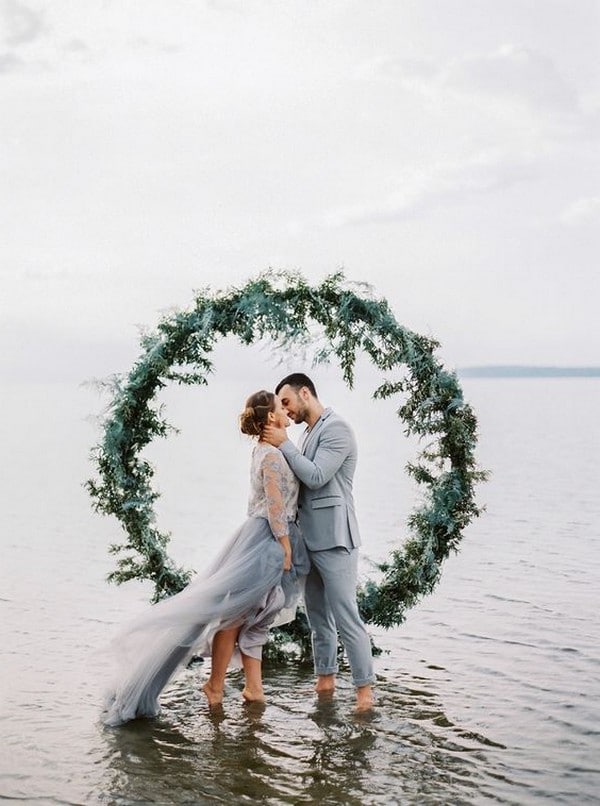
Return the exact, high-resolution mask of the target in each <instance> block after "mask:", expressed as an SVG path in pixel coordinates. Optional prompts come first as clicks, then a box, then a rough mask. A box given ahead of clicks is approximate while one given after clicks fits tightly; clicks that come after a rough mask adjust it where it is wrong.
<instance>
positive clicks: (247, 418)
mask: <svg viewBox="0 0 600 806" xmlns="http://www.w3.org/2000/svg"><path fill="white" fill-rule="evenodd" d="M270 411H275V395H274V394H273V392H267V391H266V390H265V389H261V390H260V392H255V393H254V394H253V395H250V397H249V398H248V400H247V401H246V408H245V409H244V411H243V412H242V413H241V414H240V430H241V432H242V434H247V435H248V436H249V437H259V436H260V435H261V434H262V432H263V428H264V427H265V425H266V424H267V417H268V416H269V412H270Z"/></svg>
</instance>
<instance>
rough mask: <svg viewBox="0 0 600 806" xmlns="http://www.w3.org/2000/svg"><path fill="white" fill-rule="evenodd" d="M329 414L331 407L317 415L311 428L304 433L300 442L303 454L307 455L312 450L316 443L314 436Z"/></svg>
mask: <svg viewBox="0 0 600 806" xmlns="http://www.w3.org/2000/svg"><path fill="white" fill-rule="evenodd" d="M330 414H331V409H325V411H324V412H323V414H322V415H321V416H320V417H319V419H318V420H317V422H316V423H315V424H314V425H313V427H312V428H311V430H310V431H309V432H308V434H306V436H305V438H304V441H303V443H302V453H303V454H304V455H305V456H308V455H309V453H310V452H311V451H313V452H314V448H315V445H316V436H317V434H318V433H319V431H320V430H321V428H322V427H323V423H324V422H325V421H326V420H327V418H328V417H329V415H330Z"/></svg>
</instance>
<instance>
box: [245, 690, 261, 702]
mask: <svg viewBox="0 0 600 806" xmlns="http://www.w3.org/2000/svg"><path fill="white" fill-rule="evenodd" d="M242 697H243V698H244V700H245V701H246V702H265V695H264V692H263V690H262V688H249V687H248V686H245V687H244V690H243V691H242Z"/></svg>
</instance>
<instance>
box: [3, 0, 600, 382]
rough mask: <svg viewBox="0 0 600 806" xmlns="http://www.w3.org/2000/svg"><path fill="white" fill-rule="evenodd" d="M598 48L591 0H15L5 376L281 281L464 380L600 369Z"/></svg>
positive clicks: (91, 362)
mask: <svg viewBox="0 0 600 806" xmlns="http://www.w3.org/2000/svg"><path fill="white" fill-rule="evenodd" d="M599 52H600V5H599V3H598V2H596V0H393V1H390V2H385V1H383V0H382V1H380V2H378V0H361V1H358V0H354V1H352V0H300V1H299V2H294V1H293V0H279V1H278V2H275V0H223V2H219V1H218V0H213V1H212V2H210V1H209V0H205V2H202V1H201V0H186V1H185V2H184V1H183V0H161V1H160V2H159V1H158V0H138V2H132V0H129V1H128V0H114V1H113V0H104V1H101V0H78V2H71V1H70V0H52V2H50V1H49V0H0V116H1V117H0V145H1V163H0V176H1V184H0V213H1V215H0V227H1V237H0V272H1V287H2V291H1V295H0V337H1V338H2V341H3V343H4V345H5V347H6V346H8V349H3V350H2V356H1V357H0V362H1V365H2V366H3V367H4V370H5V372H6V371H7V367H8V368H9V369H10V367H11V366H14V365H15V363H17V364H19V365H20V366H21V367H24V366H28V365H29V362H30V361H31V362H32V363H31V371H32V372H33V371H34V364H35V363H37V364H39V363H40V362H41V363H43V364H44V365H45V367H46V372H49V373H50V374H51V372H52V364H53V361H54V360H56V361H57V366H58V364H60V363H61V361H62V363H63V364H64V363H65V362H68V363H71V364H74V365H76V367H77V370H76V371H77V372H80V373H81V374H82V375H83V376H85V375H86V370H88V372H87V374H94V370H95V369H97V368H101V369H102V371H104V370H105V369H106V368H107V367H108V365H110V364H111V362H112V361H114V362H115V363H117V364H119V363H120V362H123V360H125V362H126V361H127V360H129V359H128V358H127V359H123V356H124V355H127V356H128V355H129V354H130V353H129V352H128V351H131V350H132V345H134V346H135V345H137V331H136V327H137V326H138V325H147V326H150V327H152V326H153V325H154V324H155V323H156V321H157V319H158V316H159V313H160V311H162V310H164V309H168V308H171V307H172V306H175V307H185V306H186V305H188V303H189V302H190V301H191V300H192V297H193V289H195V288H200V287H203V286H205V285H207V284H208V285H211V286H214V287H215V288H222V287H227V286H229V285H231V284H239V283H243V282H245V281H246V280H247V279H249V278H250V277H251V276H253V275H255V274H257V273H258V272H260V271H263V270H265V269H267V268H269V267H274V268H293V269H299V270H301V271H302V272H303V273H304V274H305V275H306V276H307V277H308V278H309V279H310V280H311V281H317V280H321V279H322V278H323V277H324V276H325V275H327V274H329V273H331V272H333V271H335V270H337V269H339V268H343V269H344V271H345V273H346V275H347V277H348V278H350V279H356V280H367V281H369V282H370V283H371V284H372V285H373V286H374V288H375V290H376V292H377V293H378V294H379V295H381V296H385V297H387V298H388V300H389V302H390V303H391V305H392V307H393V309H394V311H395V313H396V315H397V318H398V319H399V321H400V322H402V323H403V324H405V325H407V326H408V327H411V328H413V329H415V330H417V331H419V332H423V333H426V334H428V335H434V336H436V337H437V338H438V339H439V340H441V342H442V343H443V357H444V359H445V360H446V361H447V362H448V363H449V364H451V365H453V366H466V365H470V364H483V363H521V364H528V363H539V364H579V365H585V364H596V365H597V364H600V324H599V323H598V319H599V313H598V307H599V303H600V279H599V277H600V272H599V268H598V254H599V248H598V247H599V245H600V181H599V180H600V165H599V162H600V154H599V150H598V139H599V136H600V60H599V57H598V53H599ZM240 349H241V348H240ZM133 352H135V350H133ZM131 354H133V353H131ZM122 368H123V367H120V366H116V367H115V369H122Z"/></svg>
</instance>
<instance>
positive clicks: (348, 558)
mask: <svg viewBox="0 0 600 806" xmlns="http://www.w3.org/2000/svg"><path fill="white" fill-rule="evenodd" d="M308 553H309V555H310V561H311V569H310V571H309V574H308V577H307V579H306V591H305V597H304V599H305V604H306V614H307V616H308V621H309V624H310V627H311V634H312V646H313V657H314V661H315V673H316V674H317V675H323V674H335V673H336V672H337V671H338V663H337V646H338V640H337V632H338V631H339V635H340V639H341V642H342V644H343V646H344V649H345V650H346V656H347V658H348V662H349V664H350V669H351V670H352V682H353V683H354V685H355V686H365V685H367V684H369V683H373V682H375V675H374V673H373V657H372V654H371V641H370V639H369V635H368V633H367V630H366V628H365V625H364V624H363V623H362V621H361V619H360V615H359V613H358V605H357V603H356V584H357V570H358V549H350V550H348V549H345V548H342V547H340V546H336V547H335V548H332V549H325V550H324V551H309V552H308ZM336 628H337V630H336Z"/></svg>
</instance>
